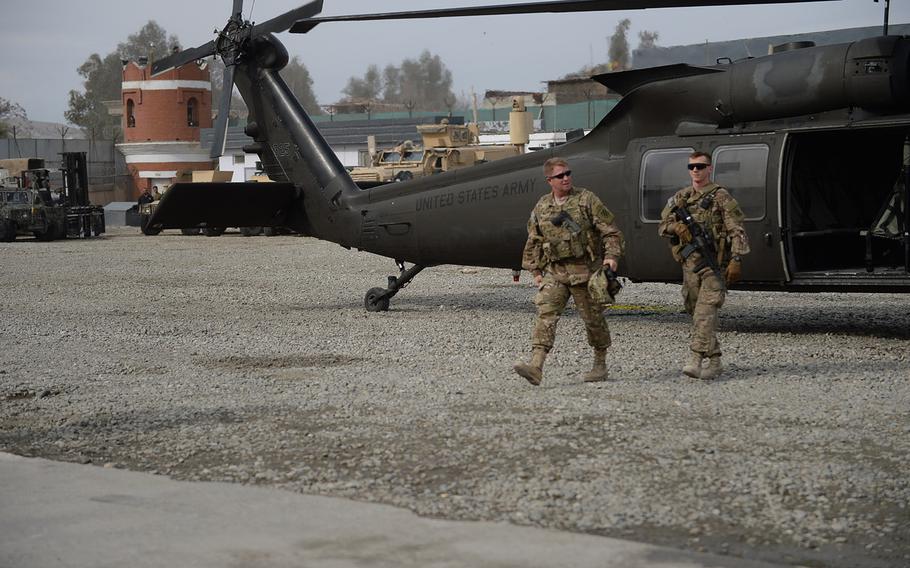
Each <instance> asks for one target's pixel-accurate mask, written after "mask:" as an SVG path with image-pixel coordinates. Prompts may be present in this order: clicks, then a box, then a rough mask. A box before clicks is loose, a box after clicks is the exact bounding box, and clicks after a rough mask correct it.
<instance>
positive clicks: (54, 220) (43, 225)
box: [0, 186, 66, 242]
mask: <svg viewBox="0 0 910 568" xmlns="http://www.w3.org/2000/svg"><path fill="white" fill-rule="evenodd" d="M17 235H34V236H35V237H36V238H37V239H38V240H42V241H52V240H54V239H62V238H65V237H66V209H65V208H63V207H58V206H57V205H56V204H55V203H54V201H53V198H52V197H51V192H50V191H49V190H47V189H44V188H42V189H34V188H30V189H23V188H20V187H6V186H3V187H0V241H3V242H12V241H14V240H16V236H17Z"/></svg>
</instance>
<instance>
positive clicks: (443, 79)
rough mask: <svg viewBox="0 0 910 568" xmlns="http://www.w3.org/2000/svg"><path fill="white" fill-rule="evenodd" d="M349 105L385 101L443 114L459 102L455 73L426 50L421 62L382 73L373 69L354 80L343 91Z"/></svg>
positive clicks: (407, 62) (391, 67)
mask: <svg viewBox="0 0 910 568" xmlns="http://www.w3.org/2000/svg"><path fill="white" fill-rule="evenodd" d="M342 93H344V95H345V99H344V100H346V101H353V100H377V101H378V100H381V101H382V102H385V103H389V104H399V105H405V104H408V105H410V104H413V105H414V108H416V109H417V110H439V109H441V108H445V107H446V106H447V105H446V101H452V100H455V95H454V93H452V72H451V71H449V69H448V68H447V67H446V66H445V64H444V63H443V62H442V60H441V59H440V58H439V56H438V55H433V54H431V53H430V52H429V51H428V50H424V51H423V53H421V54H420V57H419V58H417V59H405V60H404V61H402V62H401V65H400V66H398V67H396V66H394V65H387V66H386V67H385V68H384V69H383V70H382V72H381V73H380V72H379V67H378V66H376V65H370V66H369V67H368V68H367V72H366V73H365V74H364V76H363V77H351V78H350V79H349V80H348V84H347V86H346V87H345V88H344V89H343V90H342Z"/></svg>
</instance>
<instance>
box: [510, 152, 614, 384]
mask: <svg viewBox="0 0 910 568" xmlns="http://www.w3.org/2000/svg"><path fill="white" fill-rule="evenodd" d="M543 172H544V176H545V177H546V179H547V183H548V184H549V185H550V189H551V191H550V193H548V194H546V195H544V196H543V197H541V198H540V200H539V201H538V202H537V205H535V206H534V210H533V211H532V212H531V218H530V220H529V221H528V240H527V242H526V243H525V248H524V255H523V258H522V267H523V268H524V269H525V270H528V271H530V272H531V274H532V275H533V276H534V282H535V283H536V284H537V288H538V293H537V295H536V296H535V298H534V303H535V304H536V305H537V319H536V320H535V322H534V331H533V332H532V334H531V344H532V352H531V362H530V363H524V362H520V363H516V364H515V366H514V367H513V369H514V370H515V372H516V373H518V374H519V375H521V376H522V377H524V378H525V379H527V381H528V382H529V383H531V384H532V385H539V384H540V381H541V380H542V379H543V364H544V360H545V359H546V357H547V353H549V351H550V349H552V348H553V342H554V340H555V338H556V323H557V322H558V321H559V317H560V316H561V315H562V312H563V310H564V309H565V307H566V303H568V301H569V296H571V297H572V298H573V299H574V301H575V307H576V308H577V309H578V311H579V313H580V314H581V318H582V321H584V324H585V329H586V331H587V335H588V343H589V344H590V345H591V347H593V348H594V365H593V367H592V368H591V370H590V371H588V372H587V373H586V374H585V376H584V380H585V382H598V381H605V380H606V379H607V364H606V356H607V348H608V347H610V343H611V342H610V330H609V328H608V327H607V322H606V320H605V319H604V315H603V306H602V305H601V304H600V303H599V302H595V301H594V300H593V299H592V298H591V295H590V294H589V293H588V280H590V279H591V275H592V274H593V273H594V272H595V271H596V270H597V269H598V268H599V267H601V266H609V267H610V268H611V269H612V270H613V271H616V267H617V263H618V261H619V258H620V257H621V256H622V253H623V247H624V242H623V236H622V233H621V232H620V231H619V229H617V228H616V225H614V224H613V214H612V213H610V211H609V210H608V209H607V208H606V207H605V206H604V204H603V202H601V200H600V199H599V198H598V197H597V196H596V195H594V194H593V193H592V192H590V191H588V190H587V189H583V188H580V187H575V186H574V185H573V184H572V171H571V170H570V169H569V164H568V163H567V162H566V161H565V160H563V159H562V158H550V159H549V160H547V161H546V163H545V164H544V166H543Z"/></svg>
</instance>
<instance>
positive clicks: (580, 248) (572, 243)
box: [543, 234, 587, 262]
mask: <svg viewBox="0 0 910 568" xmlns="http://www.w3.org/2000/svg"><path fill="white" fill-rule="evenodd" d="M543 254H544V257H546V259H547V260H548V261H549V262H561V261H564V260H569V259H573V258H583V257H586V256H587V249H586V247H585V243H584V242H583V239H582V237H581V234H578V235H571V236H570V237H569V238H568V239H559V240H556V239H553V240H550V241H548V242H545V243H543Z"/></svg>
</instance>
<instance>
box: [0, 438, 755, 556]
mask: <svg viewBox="0 0 910 568" xmlns="http://www.w3.org/2000/svg"><path fill="white" fill-rule="evenodd" d="M0 566H3V567H4V568H20V567H29V568H32V567H41V568H51V567H54V566H67V567H69V568H73V567H91V568H102V567H107V566H111V567H114V566H116V567H118V568H121V567H123V566H130V567H132V568H142V567H147V566H148V567H151V566H181V567H184V568H196V567H199V568H202V567H218V568H224V567H235V566H236V567H241V566H243V567H255V568H260V567H261V568H277V567H285V566H298V567H299V566H306V567H318V568H336V567H352V566H356V567H363V566H369V567H400V566H415V567H417V566H419V567H421V568H425V567H440V568H459V567H465V568H467V567H470V568H485V567H489V568H494V567H495V568H505V567H510V566H515V567H522V568H531V567H538V566H539V567H548V568H549V567H557V566H558V567H561V568H568V567H579V568H580V567H589V566H590V567H594V566H597V567H600V568H613V567H616V568H619V567H622V568H636V567H660V568H694V567H712V568H714V567H728V568H760V567H764V568H767V567H769V566H771V565H769V564H764V563H760V562H753V561H748V560H742V559H738V558H731V557H723V556H711V555H705V554H696V553H690V552H685V551H680V550H676V549H671V548H664V547H659V546H651V545H647V544H642V543H638V542H629V541H623V540H618V539H612V538H604V537H597V536H590V535H581V534H574V533H567V532H559V531H553V530H545V529H538V528H531V527H519V526H513V525H509V524H505V523H490V522H457V521H443V520H438V519H426V518H421V517H418V516H416V515H414V514H413V513H411V512H410V511H407V510H403V509H397V508H395V507H390V506H386V505H376V504H370V503H359V502H354V501H349V500H346V499H336V498H328V497H317V496H308V495H300V494H297V493H292V492H288V491H281V490H278V489H267V488H259V487H247V486H241V485H235V484H227V483H208V482H205V483H201V482H199V483H192V482H183V481H174V480H172V479H169V478H167V477H163V476H156V475H150V474H145V473H137V472H131V471H125V470H117V469H107V468H103V467H97V466H86V465H78V464H72V463H64V462H53V461H48V460H43V459H32V458H23V457H19V456H14V455H11V454H5V453H0Z"/></svg>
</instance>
